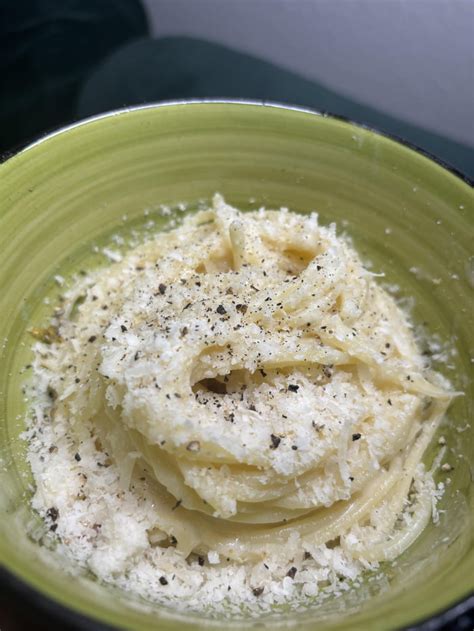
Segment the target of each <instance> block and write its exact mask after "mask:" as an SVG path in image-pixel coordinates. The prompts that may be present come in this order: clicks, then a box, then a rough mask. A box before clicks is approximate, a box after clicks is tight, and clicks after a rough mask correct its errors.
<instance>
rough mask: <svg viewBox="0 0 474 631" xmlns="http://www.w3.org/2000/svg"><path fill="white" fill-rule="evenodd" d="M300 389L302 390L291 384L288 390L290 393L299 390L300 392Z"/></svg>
mask: <svg viewBox="0 0 474 631" xmlns="http://www.w3.org/2000/svg"><path fill="white" fill-rule="evenodd" d="M299 389H300V387H299V386H297V385H296V384H295V383H290V384H289V385H288V390H289V391H290V392H298V390H299Z"/></svg>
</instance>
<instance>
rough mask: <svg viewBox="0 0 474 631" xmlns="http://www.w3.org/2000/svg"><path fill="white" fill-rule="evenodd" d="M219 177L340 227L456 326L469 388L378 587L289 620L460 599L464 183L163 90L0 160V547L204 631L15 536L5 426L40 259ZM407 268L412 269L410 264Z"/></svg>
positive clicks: (81, 586)
mask: <svg viewBox="0 0 474 631" xmlns="http://www.w3.org/2000/svg"><path fill="white" fill-rule="evenodd" d="M215 191H219V192H221V193H222V194H224V196H225V197H226V199H227V200H228V201H229V202H231V203H233V204H235V205H237V206H239V207H241V208H254V207H258V206H260V205H263V204H264V205H266V206H267V207H280V206H288V207H290V208H291V209H294V210H298V211H309V210H313V209H317V210H318V211H319V213H320V215H321V220H322V221H323V222H328V221H331V220H335V221H337V222H338V224H339V226H345V229H346V230H347V232H349V233H350V234H351V235H352V237H353V238H354V241H355V244H356V246H357V248H358V249H359V251H360V252H361V254H362V255H363V257H365V258H366V259H367V260H371V261H372V262H373V264H374V268H375V269H376V270H378V271H384V272H385V274H386V281H387V282H389V283H397V284H399V285H400V287H402V288H403V292H402V293H403V294H404V295H405V296H414V297H415V298H416V305H415V308H414V312H413V317H414V319H415V321H417V322H419V323H421V322H423V321H427V322H428V323H429V330H430V331H431V332H432V333H436V334H438V335H439V336H440V338H441V339H442V340H444V341H446V340H452V343H453V347H455V348H456V350H457V355H456V356H454V357H453V358H452V359H451V360H450V362H449V363H450V366H451V367H449V366H448V367H446V366H444V367H442V369H443V370H444V372H445V374H447V376H448V377H449V378H450V379H452V381H453V382H454V385H455V387H456V388H458V389H461V390H463V391H464V393H465V396H464V397H460V398H459V399H457V400H456V402H455V403H454V405H453V406H452V409H451V412H450V415H449V425H447V426H446V427H445V428H443V430H442V432H443V434H444V435H445V436H446V437H447V438H448V444H449V445H450V446H452V447H454V451H455V453H454V454H453V453H449V457H448V460H449V462H451V463H452V464H454V465H455V469H454V471H453V472H452V474H450V477H451V478H452V481H453V482H452V485H451V486H449V487H448V491H447V493H446V495H445V498H444V499H443V502H442V508H445V509H446V510H447V512H446V513H445V514H443V515H442V518H441V523H440V525H439V526H438V527H435V526H433V525H430V526H429V527H428V528H427V530H426V531H425V533H424V534H423V536H422V537H421V538H420V539H419V540H418V541H417V542H416V543H415V545H414V546H413V547H412V548H411V549H410V550H409V551H407V552H406V553H405V554H404V555H403V557H402V558H401V559H400V560H399V562H398V564H397V565H396V566H395V567H393V568H388V569H387V576H388V579H387V580H389V581H390V585H391V586H390V589H388V590H385V591H384V590H382V591H381V593H380V594H378V595H377V593H376V592H378V591H380V589H379V587H377V585H376V584H375V583H367V584H366V585H365V586H363V587H362V588H361V589H360V590H359V591H356V592H355V593H352V594H347V595H345V596H344V597H342V598H341V599H340V600H339V601H336V602H335V601H328V602H327V603H326V604H325V605H324V606H323V607H322V608H321V609H320V610H319V611H313V612H311V613H307V614H301V616H300V618H298V617H297V615H296V614H295V613H292V614H288V617H289V618H291V619H293V620H295V621H296V620H298V628H299V629H302V630H303V629H308V630H309V629H316V628H317V629H318V630H323V629H349V628H350V629H354V630H355V629H360V630H361V631H362V630H364V631H366V630H367V629H376V630H377V631H380V630H381V629H391V628H395V627H400V626H404V625H408V624H412V623H414V622H415V621H418V620H420V619H423V618H425V617H428V616H431V615H433V614H435V613H436V612H437V611H439V610H441V609H443V608H446V607H448V606H450V605H451V604H452V603H454V602H455V601H458V600H460V599H462V598H463V597H465V596H466V595H467V594H468V593H469V592H470V591H471V590H472V589H473V581H474V548H473V543H472V516H473V492H472V485H471V479H472V478H471V476H472V473H471V468H470V464H469V463H470V462H471V463H472V461H473V458H474V456H473V447H474V440H473V438H474V431H473V430H474V427H471V428H469V429H468V430H467V431H465V432H463V433H459V432H458V431H457V430H456V428H461V429H462V428H463V427H464V426H465V425H466V423H468V422H470V421H472V417H473V414H472V410H473V399H474V384H473V380H472V372H473V364H472V359H471V358H474V318H473V309H472V301H473V294H474V291H473V287H474V257H473V255H474V252H473V245H474V207H473V199H474V197H473V191H472V189H471V188H470V187H469V186H468V185H467V184H465V183H463V182H462V181H461V180H460V179H459V178H457V177H455V176H454V175H452V174H451V173H449V172H448V171H446V170H444V169H443V168H441V167H440V166H438V165H437V164H435V163H434V162H432V161H430V160H428V159H427V158H425V157H423V156H422V155H420V154H417V153H415V152H413V151H411V150H410V149H407V148H405V147H403V146H402V145H399V144H397V143H395V142H393V141H392V140H389V139H387V138H384V137H382V136H379V135H377V134H375V133H373V132H371V131H368V130H364V129H361V128H358V127H355V126H352V125H350V124H348V123H345V122H341V121H338V120H334V119H331V118H325V117H322V116H317V115H314V114H311V113H305V112H299V111H292V110H287V109H283V108H278V107H270V106H260V105H251V104H222V103H214V104H212V103H207V104H175V105H167V106H161V107H151V108H144V109H136V110H133V111H128V112H122V113H117V114H113V115H110V116H108V117H102V118H99V119H96V120H92V121H90V122H86V123H84V124H81V125H77V126H75V127H72V128H70V129H66V130H64V131H62V132H60V133H57V134H54V135H52V136H50V137H49V138H47V139H45V140H43V141H41V142H39V143H36V144H35V145H33V146H31V147H29V148H28V149H27V150H25V151H23V152H21V153H20V154H19V155H17V156H16V157H14V158H12V159H10V160H9V161H7V162H6V163H5V164H4V165H2V166H1V167H0V314H1V320H0V458H1V461H0V509H1V510H2V518H1V522H0V560H1V561H2V563H3V564H4V566H5V567H6V568H8V569H9V570H10V571H12V572H13V573H14V574H15V575H17V576H18V577H20V578H21V579H23V580H24V581H25V582H27V583H28V584H29V585H31V586H34V587H35V588H37V589H38V590H39V591H40V592H42V593H44V594H46V595H48V596H49V597H51V598H53V599H54V600H57V601H58V602H60V603H62V604H64V605H67V606H69V607H71V608H73V609H75V610H77V611H80V612H82V613H85V614H88V615H89V616H91V617H93V618H95V619H97V620H101V621H103V622H107V623H109V624H113V625H117V626H120V627H126V628H133V629H151V628H154V629H158V628H159V629H197V628H208V623H206V621H205V620H204V619H203V618H201V619H200V621H196V620H195V619H194V620H191V619H189V618H188V619H186V620H181V621H179V622H178V621H176V620H175V621H170V618H169V614H167V613H166V612H164V611H163V610H161V612H160V610H157V609H150V610H147V609H146V608H144V607H143V606H136V605H135V606H133V605H132V604H130V603H129V602H127V598H126V597H125V596H124V594H120V593H118V592H117V590H112V589H110V588H106V587H104V586H100V585H97V584H95V583H94V582H93V581H92V580H91V579H89V578H87V577H81V578H80V579H79V578H78V579H76V581H75V582H73V581H71V580H65V579H64V574H63V572H62V571H61V570H60V569H58V560H57V559H56V558H55V555H54V553H53V552H51V551H48V550H45V549H41V548H40V547H39V546H37V545H35V544H34V543H32V542H31V541H30V540H29V539H28V537H27V536H26V530H27V527H28V528H31V526H32V525H34V524H35V517H34V515H33V513H32V512H31V510H30V509H29V508H28V492H27V491H26V486H27V484H28V483H29V482H30V481H31V477H30V474H29V472H28V467H27V465H26V464H25V461H24V451H25V450H24V444H23V442H22V441H21V440H19V434H20V432H21V431H22V429H23V420H22V418H23V415H24V411H25V403H24V402H23V399H22V395H21V391H20V388H21V385H22V383H23V382H24V379H25V375H24V374H23V375H21V374H20V371H21V368H22V367H23V366H24V365H25V364H27V363H28V359H29V357H30V352H29V348H28V346H29V343H30V340H29V338H28V336H27V335H26V334H25V330H26V328H27V327H28V326H31V325H32V323H36V324H38V323H41V322H42V321H43V320H44V318H45V317H46V314H47V310H48V307H47V306H46V305H44V304H43V298H44V296H45V295H46V294H51V293H52V294H53V295H54V294H57V293H58V288H57V287H56V288H55V287H54V283H53V281H52V275H53V274H54V273H57V272H58V271H61V273H62V274H63V275H64V274H65V275H67V274H68V273H69V272H70V271H71V270H74V269H76V270H77V269H78V268H80V267H81V266H83V265H86V264H87V265H90V264H91V263H92V262H93V256H92V254H91V246H92V245H93V244H94V243H99V242H100V241H103V239H104V238H105V237H106V236H107V235H110V234H111V232H112V231H114V230H116V229H117V227H118V226H120V224H121V218H122V216H123V215H124V214H127V215H128V217H129V218H130V220H132V221H133V220H135V219H136V220H137V221H138V219H139V218H143V211H144V209H145V208H146V207H150V206H156V204H158V203H164V204H171V205H173V204H175V203H177V202H180V201H186V202H190V203H191V204H194V203H196V202H197V200H199V199H201V198H204V199H209V198H210V197H211V196H212V194H213V193H214V192H215ZM250 198H254V200H255V201H254V203H250V202H249V199H250ZM413 267H417V268H419V270H421V273H420V274H419V276H422V277H423V279H422V280H417V278H416V276H415V275H414V274H413V273H412V272H410V271H409V269H410V268H413ZM433 280H435V282H433ZM458 454H460V455H459V456H458ZM371 593H372V594H374V595H373V597H371V598H370V599H369V600H368V601H366V602H363V601H364V598H365V597H366V596H367V595H368V594H371ZM361 603H362V608H361V609H360V611H358V612H357V608H358V605H360V604H361ZM344 609H346V613H345V614H344ZM347 612H352V613H350V618H347V617H346V616H347V615H348V613H347ZM271 624H272V626H275V623H274V622H273V623H271ZM218 626H219V627H221V628H223V627H224V626H225V625H223V624H218ZM242 626H245V624H244V623H242ZM233 628H235V627H233Z"/></svg>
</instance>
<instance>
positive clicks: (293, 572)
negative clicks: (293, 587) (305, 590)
mask: <svg viewBox="0 0 474 631" xmlns="http://www.w3.org/2000/svg"><path fill="white" fill-rule="evenodd" d="M297 571H298V570H297V569H296V568H295V566H293V567H290V569H289V570H288V572H287V573H286V575H287V576H289V577H290V578H295V576H296V572H297Z"/></svg>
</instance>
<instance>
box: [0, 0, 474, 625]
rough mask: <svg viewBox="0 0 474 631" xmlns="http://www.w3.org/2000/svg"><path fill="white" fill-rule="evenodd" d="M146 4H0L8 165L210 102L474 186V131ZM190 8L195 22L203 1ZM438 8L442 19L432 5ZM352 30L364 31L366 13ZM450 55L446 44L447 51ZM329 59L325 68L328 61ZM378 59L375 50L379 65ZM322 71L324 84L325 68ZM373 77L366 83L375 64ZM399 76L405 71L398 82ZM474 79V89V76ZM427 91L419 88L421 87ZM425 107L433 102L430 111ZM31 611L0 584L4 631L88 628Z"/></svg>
mask: <svg viewBox="0 0 474 631" xmlns="http://www.w3.org/2000/svg"><path fill="white" fill-rule="evenodd" d="M144 1H145V2H146V5H145V6H144V5H143V4H142V3H141V2H140V1H139V0H16V1H15V2H14V1H13V0H0V97H1V98H0V154H3V155H4V157H8V156H9V155H10V154H11V153H13V152H14V151H15V150H17V149H18V148H20V147H21V146H23V145H25V144H27V143H29V142H30V141H32V140H33V139H35V138H36V137H38V136H40V135H42V134H45V133H46V132H48V131H50V130H52V129H54V128H57V127H59V126H61V125H64V124H67V123H71V122H73V121H75V120H78V119H80V118H84V117H86V116H90V115H93V114H97V113H100V112H104V111H107V110H111V109H115V108H119V107H123V106H126V105H137V104H141V103H149V102H155V101H161V100H173V99H188V98H204V97H207V98H211V97H215V98H247V99H263V100H272V101H278V102H282V103H291V104H295V105H300V106H306V107H311V108H315V109H317V110H320V111H327V112H330V113H333V114H337V115H342V116H345V117H348V118H350V119H352V120H354V121H356V122H358V123H362V124H366V125H369V126H372V127H375V128H376V129H378V130H380V131H384V132H386V133H390V134H394V135H396V136H398V137H401V138H403V139H405V140H407V141H409V142H411V143H414V144H415V145H418V146H419V147H421V148H422V149H424V150H425V151H428V152H430V153H432V154H434V155H435V156H436V157H437V158H439V159H441V160H443V161H445V162H446V163H448V164H450V165H451V166H453V167H455V168H456V169H457V170H458V171H460V172H462V173H464V174H465V175H467V176H470V177H471V178H474V149H473V146H472V144H471V143H470V142H469V138H471V137H472V131H473V130H472V128H471V129H467V130H466V138H467V139H468V141H466V142H463V141H462V138H461V141H460V140H459V137H458V138H457V139H456V138H453V137H449V136H447V135H446V134H443V133H439V132H437V131H433V129H432V127H433V125H431V129H427V128H426V126H424V125H415V124H414V123H413V122H410V121H409V120H406V119H404V118H403V117H396V116H394V115H393V114H390V113H388V112H387V111H385V110H383V109H381V108H380V106H378V107H376V106H375V105H374V104H372V103H371V102H370V99H366V100H363V99H360V98H359V99H355V98H349V97H348V96H347V94H345V92H344V93H343V92H339V91H337V90H334V89H330V88H329V87H327V86H326V85H325V84H324V83H322V82H318V81H315V80H311V79H309V78H308V76H307V73H306V75H305V76H303V74H300V73H296V72H294V71H291V70H289V69H286V68H283V67H280V66H279V65H277V64H276V63H272V62H271V61H269V60H268V58H269V57H271V55H267V56H266V57H267V58H266V59H263V58H258V57H256V56H255V55H253V54H250V53H249V52H242V50H241V49H240V50H237V49H235V48H233V47H230V46H227V45H225V44H223V43H222V42H221V43H218V42H216V41H215V40H216V38H214V41H208V40H206V39H203V38H198V37H191V36H189V34H186V33H183V34H178V35H173V36H166V37H164V36H163V37H156V31H157V28H156V24H158V25H159V24H160V16H162V18H163V21H164V22H166V25H167V28H169V24H170V19H171V18H170V14H169V11H170V8H169V7H170V5H169V2H167V1H166V0H164V1H163V2H160V0H144ZM218 1H219V0H216V2H218ZM298 1H300V2H302V1H303V0H294V2H293V7H294V9H293V10H295V11H297V10H298V7H297V6H295V5H298ZM190 2H192V3H193V4H192V10H193V11H196V5H198V6H199V0H190ZM220 2H221V6H220V7H218V6H217V4H216V9H217V8H218V9H219V10H220V12H221V14H222V2H224V0H220ZM241 2H242V3H245V2H247V0H241ZM354 2H355V3H357V0H354ZM280 4H281V3H280ZM365 4H367V2H366V3H365ZM394 4H397V3H396V2H392V3H391V5H392V9H393V5H394ZM419 4H420V3H419ZM181 5H183V2H182V1H181ZM181 5H180V6H181ZM255 5H258V6H259V7H260V9H261V11H260V19H261V20H262V24H261V31H262V37H263V38H265V37H267V38H271V37H272V19H271V18H272V6H271V2H268V1H266V0H255V2H254V3H253V6H255ZM313 5H314V6H313V7H312V15H313V16H314V19H315V20H317V19H318V16H319V14H318V6H319V5H318V2H317V0H315V2H314V3H313ZM183 6H184V10H186V6H185V5H183ZM209 6H210V2H209V0H206V3H205V6H204V4H203V9H204V8H205V9H206V10H207V11H208V10H209ZM241 6H244V5H243V4H242V5H241ZM247 6H248V5H247ZM361 6H362V5H361ZM150 7H151V8H150ZM320 7H321V11H320V15H321V19H323V18H324V15H326V13H327V10H326V7H325V6H324V4H323V3H321V5H320ZM431 7H432V9H433V11H434V12H436V2H434V1H433V2H432V3H431ZM189 8H190V9H191V4H190V5H189ZM323 9H324V11H323ZM167 11H168V13H167ZM325 11H326V13H325ZM472 15H473V16H474V12H473V14H472ZM150 16H151V17H152V19H151V17H150ZM211 17H212V16H211V15H209V18H211ZM224 18H225V13H224ZM221 19H222V15H221ZM171 22H172V20H171ZM152 23H153V24H154V25H153V24H152ZM315 24H316V22H315ZM318 25H319V27H320V26H321V25H320V24H319V23H318ZM354 28H359V29H364V28H367V24H366V23H364V16H363V15H362V14H361V16H360V22H359V23H357V24H354ZM165 30H166V29H165ZM241 30H242V28H241ZM158 31H159V29H158ZM472 34H473V36H474V22H473V32H472ZM217 39H218V38H217ZM264 41H265V39H264ZM471 43H472V42H471ZM282 44H283V45H284V42H283V43H282ZM309 44H310V42H309V43H308V54H309V55H310V54H311V46H310V45H309ZM448 44H449V45H450V42H448V43H446V42H440V46H443V45H448ZM332 45H333V46H334V50H333V52H334V56H336V53H337V54H338V55H339V57H340V50H339V48H338V47H340V46H344V42H341V41H339V42H338V41H334V42H333V44H332ZM473 46H474V45H473ZM244 48H245V47H244ZM355 52H357V51H355ZM347 54H348V55H350V51H348V53H347ZM452 54H456V53H455V52H454V53H452ZM328 55H329V59H330V58H331V51H329V53H328ZM376 56H377V51H376V50H374V60H375V59H376ZM472 59H474V56H473V57H472V58H470V59H465V58H462V57H459V59H458V60H456V63H459V64H468V65H469V64H471V66H470V67H471V70H473V68H472ZM369 62H370V60H369ZM309 63H310V64H311V63H313V64H314V67H316V68H317V64H318V59H317V58H315V59H314V60H312V59H311V58H310V59H309ZM306 66H308V60H306ZM325 70H326V73H327V71H328V69H327V67H326V68H325ZM366 70H367V72H368V73H369V75H370V72H371V67H370V63H368V65H367V68H366ZM329 71H330V68H329ZM406 71H408V69H406ZM434 71H435V70H434ZM403 72H404V69H403V67H402V68H401V73H402V75H403ZM428 78H429V77H427V78H425V79H426V80H427V79H428ZM472 79H473V83H472V86H474V74H473V76H472ZM395 80H397V78H396V77H394V81H395ZM423 80H424V79H423V77H420V82H421V84H422V82H423ZM440 80H441V81H442V80H443V77H440ZM427 85H428V84H427ZM472 90H474V87H472ZM470 94H472V101H471V110H474V92H472V91H470V90H469V86H467V87H466V90H464V93H463V97H462V98H464V99H466V95H467V98H468V99H469V95H470ZM460 98H461V97H460ZM437 105H439V104H437ZM429 106H430V103H429V101H428V100H427V101H426V107H427V110H428V109H429ZM414 107H415V104H414ZM418 118H419V116H418ZM427 118H429V117H428V116H427ZM432 118H433V117H431V119H430V120H432ZM441 123H442V121H440V125H441V127H442V124H441ZM473 124H474V119H471V126H472V125H473ZM458 136H459V135H458ZM35 600H37V598H35V596H34V595H32V594H31V593H30V592H29V590H26V591H25V588H24V587H21V586H19V585H18V584H17V583H16V582H15V581H14V580H12V578H11V577H9V576H8V575H7V574H3V575H2V574H0V630H1V631H23V630H24V629H25V630H26V629H35V630H37V631H46V630H51V629H64V630H68V629H75V628H81V629H83V628H85V627H84V625H85V623H84V621H80V620H75V621H74V620H71V619H70V618H68V617H66V619H65V618H63V616H62V614H61V612H59V611H58V610H56V609H55V608H54V606H53V609H51V608H50V605H49V606H48V607H47V608H46V610H45V608H44V603H42V604H41V606H38V604H37V602H36V603H35ZM40 602H41V601H40ZM424 628H425V627H424ZM434 628H436V629H440V630H441V629H443V630H444V631H446V630H447V629H452V630H457V631H464V630H467V629H473V628H474V617H473V616H472V615H471V616H470V615H469V613H468V614H465V615H462V616H459V615H458V614H455V613H448V614H447V615H446V617H445V618H443V620H441V621H440V624H439V625H437V626H436V627H431V626H429V627H426V629H427V631H428V629H434Z"/></svg>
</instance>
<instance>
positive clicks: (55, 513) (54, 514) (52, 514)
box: [46, 506, 59, 521]
mask: <svg viewBox="0 0 474 631" xmlns="http://www.w3.org/2000/svg"><path fill="white" fill-rule="evenodd" d="M46 517H49V519H51V521H57V519H58V517H59V510H58V509H57V508H56V507H55V506H51V508H48V510H47V511H46Z"/></svg>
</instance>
